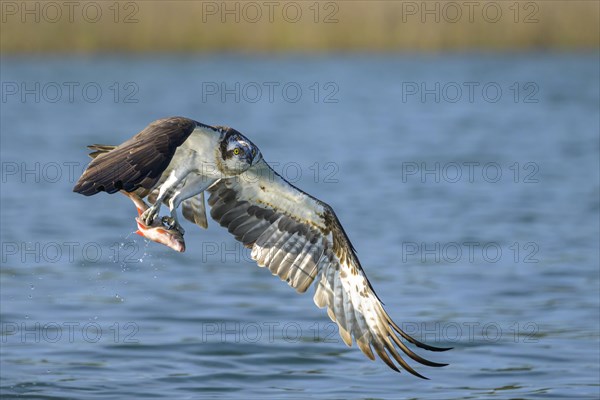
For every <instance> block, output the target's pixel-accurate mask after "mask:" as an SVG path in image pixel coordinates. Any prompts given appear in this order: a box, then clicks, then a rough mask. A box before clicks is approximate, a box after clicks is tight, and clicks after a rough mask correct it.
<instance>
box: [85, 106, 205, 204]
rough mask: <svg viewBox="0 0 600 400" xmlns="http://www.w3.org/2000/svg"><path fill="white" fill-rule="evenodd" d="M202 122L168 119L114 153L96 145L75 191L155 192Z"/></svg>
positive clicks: (150, 127)
mask: <svg viewBox="0 0 600 400" xmlns="http://www.w3.org/2000/svg"><path fill="white" fill-rule="evenodd" d="M196 126H198V123H197V122H195V121H193V120H191V119H188V118H183V117H172V118H165V119H161V120H158V121H155V122H153V123H151V124H150V125H148V126H147V127H146V128H145V129H144V130H142V131H141V132H140V133H138V134H137V135H135V136H134V137H132V138H131V139H129V140H127V141H126V142H124V143H122V144H121V145H119V146H117V147H116V148H114V149H111V150H110V151H105V150H107V148H108V147H110V146H102V145H98V146H95V147H94V146H92V148H93V149H95V150H97V151H96V152H94V153H92V157H93V160H92V161H91V162H90V164H89V165H88V167H87V169H86V170H85V171H84V173H83V174H82V175H81V177H80V178H79V180H78V181H77V183H76V184H75V187H74V188H73V191H74V192H77V193H81V194H83V195H86V196H91V195H94V194H96V193H98V192H102V191H105V192H107V193H116V192H118V191H119V190H125V191H126V192H133V191H135V190H136V189H138V188H144V189H148V190H149V189H152V187H153V186H154V185H155V184H156V183H157V182H158V181H159V180H160V177H161V175H162V173H163V172H164V171H165V169H166V168H167V166H168V165H169V163H170V162H171V159H172V158H173V155H174V154H175V150H177V147H179V146H181V144H183V142H184V141H185V140H186V139H187V138H188V136H189V135H190V134H191V133H192V132H193V131H194V129H195V128H196Z"/></svg>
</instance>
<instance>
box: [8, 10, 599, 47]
mask: <svg viewBox="0 0 600 400" xmlns="http://www.w3.org/2000/svg"><path fill="white" fill-rule="evenodd" d="M52 3H53V4H52ZM290 3H293V4H290ZM448 3H449V2H446V1H337V2H332V1H321V2H318V3H317V2H316V1H295V2H288V1H283V2H280V1H273V2H268V1H262V0H260V1H254V2H248V1H227V2H223V1H153V0H150V1H147V0H145V1H121V2H118V3H117V2H115V1H95V2H94V1H91V2H90V1H83V2H78V1H76V2H74V5H73V6H72V7H73V8H72V10H71V11H72V12H69V11H70V10H69V9H68V7H67V6H65V5H64V4H65V2H63V1H56V2H47V1H45V2H40V1H2V24H1V32H0V33H1V35H0V36H1V40H0V46H1V51H2V52H3V53H5V54H7V53H8V54H10V53H40V52H42V53H43V52H48V53H50V52H77V53H87V52H113V51H120V52H149V51H166V52H199V51H246V52H255V51H259V52H266V51H269V52H270V51H322V52H325V51H400V50H402V51H438V50H488V49H489V50H532V49H590V48H594V49H595V48H598V44H599V40H600V39H599V37H600V32H599V15H600V2H599V1H596V0H590V1H577V0H564V1H563V0H559V1H553V0H546V1H519V2H516V1H514V0H511V1H474V2H471V3H470V4H472V13H471V11H470V8H469V7H470V6H468V5H467V3H468V2H467V1H463V0H458V1H455V2H450V3H452V4H448ZM489 3H493V4H489ZM57 6H58V7H57ZM269 7H271V8H269ZM57 9H58V10H60V15H58V13H57ZM298 9H300V10H301V16H300V17H299V18H298V17H297V10H298ZM498 9H500V10H501V12H502V14H501V16H500V17H498V16H497V10H498ZM98 10H100V12H101V15H100V16H97V11H98ZM257 10H259V11H260V15H258V13H257ZM317 10H318V11H317ZM427 10H429V13H427ZM517 10H518V11H517ZM457 11H460V13H461V14H460V15H458V14H457ZM269 14H271V15H269Z"/></svg>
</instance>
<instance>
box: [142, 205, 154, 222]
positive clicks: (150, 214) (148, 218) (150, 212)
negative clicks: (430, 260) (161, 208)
mask: <svg viewBox="0 0 600 400" xmlns="http://www.w3.org/2000/svg"><path fill="white" fill-rule="evenodd" d="M154 218H156V209H155V208H154V207H150V208H149V209H147V210H146V211H144V212H143V213H142V215H141V216H140V219H141V220H142V221H143V222H144V224H145V225H148V226H149V225H152V222H154Z"/></svg>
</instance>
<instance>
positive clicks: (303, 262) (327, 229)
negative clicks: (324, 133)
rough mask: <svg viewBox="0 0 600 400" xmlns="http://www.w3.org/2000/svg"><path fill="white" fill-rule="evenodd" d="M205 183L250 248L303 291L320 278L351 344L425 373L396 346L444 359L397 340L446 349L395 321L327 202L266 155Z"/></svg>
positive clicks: (223, 219)
mask: <svg viewBox="0 0 600 400" xmlns="http://www.w3.org/2000/svg"><path fill="white" fill-rule="evenodd" d="M208 191H209V193H210V198H209V200H208V204H209V205H210V206H211V216H212V217H213V219H215V220H216V221H217V222H218V223H219V224H221V225H222V226H224V227H226V228H227V229H228V230H229V232H230V233H232V234H233V235H234V236H235V238H236V239H237V240H238V241H240V242H242V243H243V244H244V245H245V246H246V247H249V248H251V249H252V253H251V256H252V258H253V259H254V260H256V262H257V263H258V265H259V266H261V267H267V268H269V270H270V271H271V272H272V273H273V275H277V276H279V277H280V278H281V279H282V280H284V281H286V282H287V283H288V284H289V285H290V286H292V287H293V288H295V289H296V290H297V291H298V292H299V293H302V292H305V291H306V290H307V289H308V287H309V286H310V285H311V283H312V282H313V281H315V280H316V281H317V288H316V292H315V295H314V301H315V303H316V305H317V306H318V307H320V308H322V307H327V313H328V314H329V317H330V318H331V319H332V320H333V321H334V322H337V324H338V327H339V332H340V336H341V337H342V339H343V340H344V342H345V343H346V344H347V345H348V346H350V345H352V341H353V340H352V338H354V340H355V341H356V343H357V344H358V347H359V348H360V349H361V350H362V352H363V353H365V354H366V355H367V357H369V358H370V359H375V355H374V354H373V350H374V351H375V353H377V354H378V355H379V357H380V358H381V359H382V360H383V361H384V362H385V363H386V364H387V365H388V366H389V367H390V368H392V369H394V370H396V371H399V369H398V367H397V366H396V364H395V363H394V361H393V360H392V358H393V359H394V360H395V361H396V362H397V363H398V364H400V365H401V366H402V367H403V368H404V369H406V370H407V371H409V372H410V373H412V374H414V375H416V376H419V377H421V378H424V377H423V376H422V375H420V374H419V373H417V372H416V371H415V370H414V369H412V368H411V367H410V365H408V364H407V363H406V362H405V360H404V359H403V358H402V356H401V355H400V353H399V351H398V349H400V350H401V351H403V352H404V353H405V354H406V355H407V356H409V357H410V358H412V359H413V360H415V361H417V362H420V363H422V364H425V365H428V366H433V367H440V366H444V365H446V364H438V363H434V362H431V361H428V360H426V359H424V358H422V357H420V356H418V355H417V354H415V353H414V352H412V351H411V350H410V349H409V348H408V347H407V346H406V344H405V343H404V342H403V341H401V340H400V338H399V337H398V335H400V336H401V337H403V338H404V339H405V340H407V341H409V342H411V343H413V344H415V345H416V346H418V347H421V348H424V349H427V350H432V351H443V350H448V349H443V348H436V347H432V346H428V345H426V344H423V343H421V342H419V341H417V340H416V339H414V338H412V337H410V336H409V335H408V334H406V333H405V332H403V331H402V330H401V329H400V328H399V327H398V325H396V324H395V323H394V322H393V321H392V319H391V318H390V317H389V315H388V314H387V313H386V312H385V310H384V309H383V305H382V303H381V301H380V300H379V299H378V298H377V295H376V294H375V291H374V290H373V288H372V287H371V284H370V283H369V281H368V280H367V277H366V275H365V273H364V271H363V270H362V267H361V266H360V263H359V261H358V258H357V257H356V254H355V251H354V249H353V248H352V244H351V243H350V241H349V239H348V237H347V235H346V233H345V232H344V229H343V228H342V226H341V225H340V223H339V221H338V219H337V217H336V215H335V213H334V212H333V209H332V208H331V207H330V206H328V205H327V204H325V203H323V202H321V201H319V200H317V199H315V198H313V197H311V196H309V195H308V194H306V193H304V192H302V191H301V190H299V189H297V188H296V187H294V186H292V185H291V184H290V183H289V182H287V181H286V180H285V179H283V178H282V177H281V176H279V175H277V174H276V173H275V172H274V171H273V170H272V169H271V168H270V166H269V165H268V164H267V163H266V162H265V161H264V160H261V161H259V162H258V163H257V164H256V165H254V166H253V167H251V168H250V169H249V170H247V171H246V172H244V173H243V174H241V175H239V176H237V177H234V178H228V179H221V180H219V181H217V182H216V183H215V184H214V185H213V186H211V187H210V188H209V189H208ZM390 356H391V358H390Z"/></svg>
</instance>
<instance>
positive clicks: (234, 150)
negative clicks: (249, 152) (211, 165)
mask: <svg viewBox="0 0 600 400" xmlns="http://www.w3.org/2000/svg"><path fill="white" fill-rule="evenodd" d="M233 154H235V155H236V156H237V155H238V154H240V149H238V148H237V147H236V148H235V149H233Z"/></svg>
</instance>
